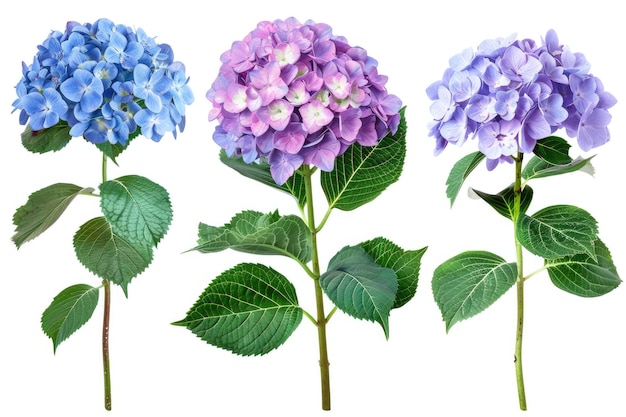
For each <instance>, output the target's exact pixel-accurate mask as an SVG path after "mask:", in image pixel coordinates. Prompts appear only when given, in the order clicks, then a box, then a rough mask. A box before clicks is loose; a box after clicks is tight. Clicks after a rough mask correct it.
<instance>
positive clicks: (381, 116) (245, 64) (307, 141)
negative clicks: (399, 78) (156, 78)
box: [206, 17, 402, 185]
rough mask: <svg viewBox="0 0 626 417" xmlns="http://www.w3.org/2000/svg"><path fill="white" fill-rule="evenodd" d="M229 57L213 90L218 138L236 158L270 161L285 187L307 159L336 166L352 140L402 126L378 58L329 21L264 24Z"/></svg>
mask: <svg viewBox="0 0 626 417" xmlns="http://www.w3.org/2000/svg"><path fill="white" fill-rule="evenodd" d="M221 62H222V65H221V67H220V71H219V74H218V76H217V78H216V79H215V81H214V82H213V84H212V85H211V88H210V89H209V91H208V92H207V95H206V96H207V99H208V100H209V101H211V103H212V104H213V109H212V110H211V111H210V113H209V120H210V121H213V120H217V121H218V122H219V125H218V126H217V127H216V129H215V132H214V134H213V139H214V141H215V142H216V143H217V144H218V145H219V146H220V147H222V148H223V149H224V150H225V151H226V153H227V155H228V156H241V157H242V158H243V160H244V161H245V162H247V163H252V162H255V161H259V160H263V161H267V162H268V163H269V165H270V172H271V174H272V177H273V179H274V180H275V181H276V183H277V184H279V185H281V184H283V183H284V182H285V181H287V179H289V177H291V176H292V175H293V174H294V172H296V170H297V169H298V168H299V167H300V166H301V165H302V164H311V165H314V166H316V167H318V168H319V169H321V170H324V171H331V170H332V169H333V167H334V162H335V158H337V156H339V155H341V154H342V153H343V152H345V150H346V149H347V148H348V147H349V146H350V145H352V144H354V143H359V144H360V145H363V146H373V145H375V144H376V143H378V141H379V140H380V139H382V138H383V137H385V136H386V135H387V134H388V133H389V132H391V133H394V134H395V132H396V131H397V128H398V123H399V122H400V115H399V111H400V108H401V107H402V102H401V101H400V99H399V98H398V97H396V96H395V95H392V94H389V93H388V92H387V90H386V88H385V84H386V82H387V77H386V76H384V75H380V74H378V69H377V65H378V63H377V61H376V60H374V59H373V58H371V57H370V56H368V55H367V52H366V51H365V49H363V48H361V47H356V46H350V45H349V44H348V42H347V40H346V39H344V38H343V37H340V36H335V35H333V33H332V29H331V28H330V26H328V25H326V24H322V23H315V22H313V21H310V20H309V21H306V22H305V23H304V24H302V23H300V22H299V21H298V20H296V19H295V18H293V17H292V18H288V19H286V20H284V21H283V20H275V21H273V22H269V21H264V22H261V23H259V24H258V25H257V27H256V29H254V30H253V31H252V32H250V33H249V34H248V35H247V36H246V37H245V38H244V39H243V40H241V41H236V42H233V44H232V46H231V48H230V50H228V51H226V52H224V53H223V54H222V56H221Z"/></svg>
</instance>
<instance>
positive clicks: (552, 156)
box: [533, 136, 572, 165]
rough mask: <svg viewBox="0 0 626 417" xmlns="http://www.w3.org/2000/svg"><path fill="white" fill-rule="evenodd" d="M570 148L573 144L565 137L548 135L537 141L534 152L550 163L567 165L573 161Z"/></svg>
mask: <svg viewBox="0 0 626 417" xmlns="http://www.w3.org/2000/svg"><path fill="white" fill-rule="evenodd" d="M569 148H571V145H570V144H569V143H568V142H567V141H566V140H565V139H563V138H560V137H558V136H548V137H547V138H544V139H541V140H538V141H537V143H536V145H535V148H534V149H533V153H534V154H535V155H537V156H538V157H539V158H541V159H543V160H544V161H545V162H547V163H549V164H554V165H567V164H569V163H570V162H572V158H571V157H570V156H569Z"/></svg>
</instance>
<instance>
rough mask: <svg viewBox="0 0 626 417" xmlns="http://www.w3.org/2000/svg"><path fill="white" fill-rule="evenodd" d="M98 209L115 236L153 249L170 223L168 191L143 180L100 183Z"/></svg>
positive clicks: (133, 179) (145, 179) (123, 178)
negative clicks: (100, 209) (99, 207)
mask: <svg viewBox="0 0 626 417" xmlns="http://www.w3.org/2000/svg"><path fill="white" fill-rule="evenodd" d="M100 194H101V197H102V198H101V199H100V206H101V208H102V213H103V214H104V217H105V218H106V219H107V221H108V222H109V223H110V224H111V227H112V228H113V231H114V232H115V234H116V235H118V236H121V237H123V238H124V239H125V240H127V241H128V242H131V243H137V244H139V245H151V246H156V245H157V244H158V243H159V241H160V240H161V238H163V236H165V233H166V232H167V229H168V228H169V226H170V223H171V222H172V206H171V203H170V198H169V194H168V193H167V191H166V190H165V189H164V188H163V187H161V186H160V185H159V184H156V183H154V182H152V181H150V180H149V179H147V178H145V177H141V176H139V175H128V176H125V177H120V178H117V179H114V180H110V181H105V182H103V183H102V184H100Z"/></svg>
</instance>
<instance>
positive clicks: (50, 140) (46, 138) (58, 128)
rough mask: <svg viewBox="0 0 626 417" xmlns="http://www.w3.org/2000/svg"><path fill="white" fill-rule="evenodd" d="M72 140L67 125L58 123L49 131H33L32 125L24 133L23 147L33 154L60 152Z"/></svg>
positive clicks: (48, 129)
mask: <svg viewBox="0 0 626 417" xmlns="http://www.w3.org/2000/svg"><path fill="white" fill-rule="evenodd" d="M71 139H72V136H70V127H69V125H68V124H67V123H58V124H56V125H55V126H52V127H49V128H47V129H43V130H38V131H35V132H34V131H33V130H32V129H31V128H30V125H28V126H26V129H24V132H22V145H24V148H26V149H27V150H28V151H30V152H33V153H46V152H50V151H54V152H56V151H59V150H61V149H63V148H64V147H65V145H67V144H68V143H69V141H70V140H71Z"/></svg>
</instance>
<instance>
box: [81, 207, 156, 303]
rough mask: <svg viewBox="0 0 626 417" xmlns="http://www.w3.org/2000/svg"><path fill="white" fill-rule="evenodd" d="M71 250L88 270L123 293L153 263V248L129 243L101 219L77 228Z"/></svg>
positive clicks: (95, 219)
mask: <svg viewBox="0 0 626 417" xmlns="http://www.w3.org/2000/svg"><path fill="white" fill-rule="evenodd" d="M74 250H75V252H76V257H77V258H78V260H79V261H80V262H81V263H82V264H83V265H84V266H85V267H86V268H87V269H88V270H90V271H91V272H93V273H94V274H96V275H98V276H99V277H101V278H102V279H106V280H108V281H111V282H113V283H114V284H117V285H119V286H121V287H122V289H123V290H124V293H125V294H128V293H127V288H128V284H129V283H130V281H131V280H132V279H133V278H134V277H135V276H137V275H138V274H140V273H141V272H143V271H144V270H145V269H146V268H147V267H148V265H150V263H151V262H152V246H150V245H146V244H139V243H137V242H128V241H127V240H125V239H124V238H122V237H121V236H119V235H117V234H115V233H114V232H113V230H112V229H111V225H110V224H109V223H107V221H106V219H105V218H104V217H96V218H94V219H91V220H89V221H88V222H87V223H85V224H83V225H82V226H81V227H80V229H79V230H78V231H77V232H76V234H75V235H74Z"/></svg>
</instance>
